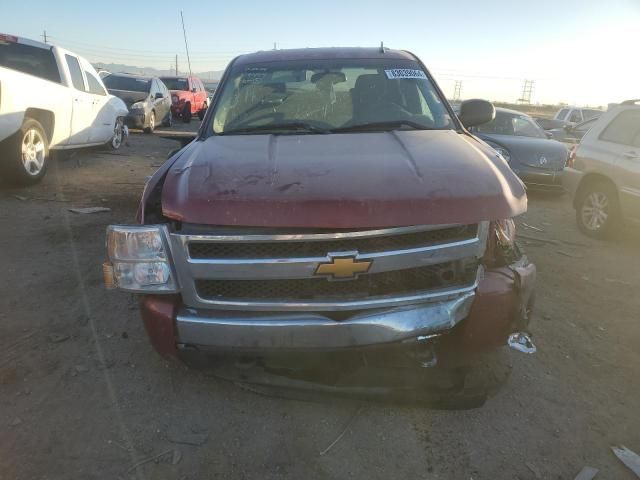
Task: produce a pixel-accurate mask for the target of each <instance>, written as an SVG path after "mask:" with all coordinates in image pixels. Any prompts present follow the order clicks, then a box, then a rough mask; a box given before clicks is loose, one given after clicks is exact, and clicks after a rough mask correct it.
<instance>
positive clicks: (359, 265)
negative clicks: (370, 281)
mask: <svg viewBox="0 0 640 480" xmlns="http://www.w3.org/2000/svg"><path fill="white" fill-rule="evenodd" d="M372 263H373V262H372V261H370V260H362V261H359V262H358V261H356V259H355V257H342V258H340V257H337V258H331V262H328V263H321V264H320V265H318V268H317V269H316V275H329V276H330V277H331V278H334V279H342V280H344V279H348V278H356V277H357V276H358V274H359V273H366V272H368V271H369V268H371V264H372Z"/></svg>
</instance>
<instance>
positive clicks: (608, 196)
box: [576, 182, 620, 238]
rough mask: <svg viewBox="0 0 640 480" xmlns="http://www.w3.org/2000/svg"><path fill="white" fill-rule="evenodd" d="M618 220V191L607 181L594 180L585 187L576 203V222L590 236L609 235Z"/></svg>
mask: <svg viewBox="0 0 640 480" xmlns="http://www.w3.org/2000/svg"><path fill="white" fill-rule="evenodd" d="M619 222H620V204H619V202H618V193H617V191H616V189H615V187H614V186H613V185H611V184H610V183H608V182H596V183H593V184H591V185H588V186H587V187H585V188H584V189H583V190H582V192H581V193H580V197H579V201H578V202H577V205H576V223H577V224H578V228H579V229H580V231H581V232H582V233H584V234H585V235H587V236H589V237H592V238H608V237H610V236H611V235H612V234H613V233H614V232H615V230H616V229H617V227H618V226H619Z"/></svg>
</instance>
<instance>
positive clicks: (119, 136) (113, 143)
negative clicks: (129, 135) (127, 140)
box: [107, 118, 124, 150]
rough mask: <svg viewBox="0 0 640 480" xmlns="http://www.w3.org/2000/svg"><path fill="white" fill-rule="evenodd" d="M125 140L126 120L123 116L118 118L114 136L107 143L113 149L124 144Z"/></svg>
mask: <svg viewBox="0 0 640 480" xmlns="http://www.w3.org/2000/svg"><path fill="white" fill-rule="evenodd" d="M123 141H124V122H123V120H122V118H118V119H117V120H116V124H115V127H114V128H113V137H111V140H110V141H109V142H108V143H107V145H108V146H109V148H110V149H111V150H118V149H119V148H120V147H121V146H122V142H123Z"/></svg>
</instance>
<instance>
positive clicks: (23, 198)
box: [13, 195, 29, 202]
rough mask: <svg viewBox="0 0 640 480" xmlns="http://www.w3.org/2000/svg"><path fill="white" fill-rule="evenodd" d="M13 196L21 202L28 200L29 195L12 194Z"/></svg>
mask: <svg viewBox="0 0 640 480" xmlns="http://www.w3.org/2000/svg"><path fill="white" fill-rule="evenodd" d="M13 198H17V199H18V200H20V201H21V202H26V201H27V200H29V197H24V196H22V195H14V196H13Z"/></svg>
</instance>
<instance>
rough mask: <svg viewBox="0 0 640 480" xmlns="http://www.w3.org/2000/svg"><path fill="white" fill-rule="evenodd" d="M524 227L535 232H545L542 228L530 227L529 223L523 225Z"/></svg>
mask: <svg viewBox="0 0 640 480" xmlns="http://www.w3.org/2000/svg"><path fill="white" fill-rule="evenodd" d="M522 226H523V227H525V228H528V229H530V230H533V231H535V232H544V230H543V229H542V228H538V227H534V226H533V225H529V224H527V223H523V224H522Z"/></svg>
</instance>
